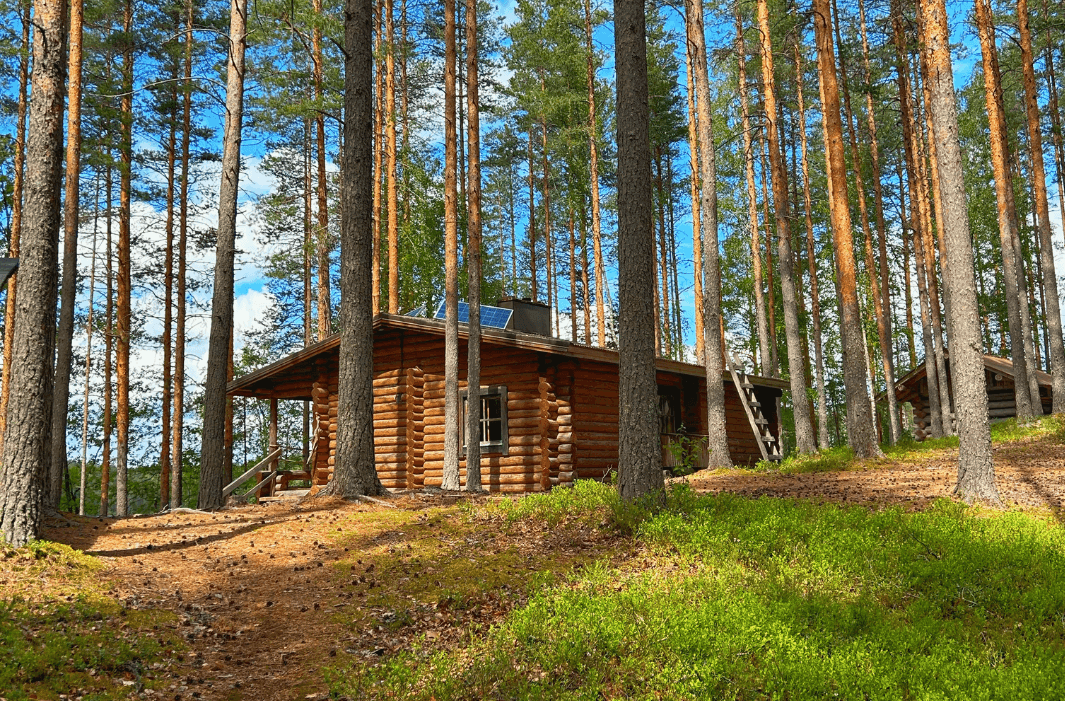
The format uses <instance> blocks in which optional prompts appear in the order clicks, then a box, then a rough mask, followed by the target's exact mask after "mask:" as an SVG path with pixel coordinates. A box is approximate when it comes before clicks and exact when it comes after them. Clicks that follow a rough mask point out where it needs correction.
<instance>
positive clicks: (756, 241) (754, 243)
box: [692, 6, 772, 374]
mask: <svg viewBox="0 0 1065 701" xmlns="http://www.w3.org/2000/svg"><path fill="white" fill-rule="evenodd" d="M736 58H737V60H738V61H739V79H738V82H739V88H740V115H741V120H742V121H741V125H742V126H741V129H742V131H743V160H744V174H745V176H746V178H747V216H748V219H749V222H748V225H747V226H748V228H749V229H750V232H751V277H752V280H753V283H754V314H755V324H756V330H757V333H758V356H759V361H760V367H761V372H767V369H766V365H767V364H769V358H770V351H769V322H768V321H767V320H766V315H765V293H764V291H763V290H762V284H763V283H762V242H761V237H760V235H759V226H758V190H757V188H756V186H755V182H754V146H753V143H752V140H751V119H750V115H749V108H748V100H747V49H746V48H745V46H744V41H743V24H742V22H741V20H740V13H739V7H738V6H737V8H736ZM692 206H693V209H694V205H692ZM692 216H693V217H694V216H695V215H694V214H693V215H692ZM767 226H768V222H767ZM771 372H772V371H769V372H768V373H767V374H771Z"/></svg>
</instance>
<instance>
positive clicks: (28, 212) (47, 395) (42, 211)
mask: <svg viewBox="0 0 1065 701" xmlns="http://www.w3.org/2000/svg"><path fill="white" fill-rule="evenodd" d="M65 8H66V4H65V3H63V2H57V1H56V0H36V2H35V3H34V12H33V22H34V25H35V26H36V27H37V36H36V40H35V41H34V42H33V77H32V81H33V82H32V88H31V89H32V94H33V101H32V102H31V103H30V107H29V109H30V126H29V136H28V139H27V142H26V160H27V163H28V164H29V167H28V168H27V170H26V183H25V185H26V205H25V209H24V210H23V212H22V214H23V217H24V222H25V223H24V226H23V227H22V241H21V247H20V256H19V259H20V262H21V266H20V267H21V269H22V274H21V275H19V277H18V294H17V297H18V302H17V308H16V311H15V315H16V317H17V319H18V324H17V325H16V327H15V335H14V339H13V341H14V344H13V345H14V347H13V348H12V353H11V359H12V360H11V375H10V377H11V382H10V384H11V395H10V396H11V401H10V403H9V404H8V407H7V427H6V436H5V440H4V446H3V460H2V462H0V465H2V466H3V467H2V468H0V469H2V473H0V485H2V489H0V538H2V539H3V540H4V541H6V542H7V544H8V545H11V546H13V547H16V548H17V547H22V546H23V545H25V544H26V543H28V542H29V541H31V540H33V539H35V538H37V536H38V535H39V534H40V529H41V516H42V511H43V507H44V503H43V497H44V490H45V488H46V470H47V466H48V465H49V457H48V454H49V449H50V447H51V446H50V443H49V432H50V429H51V418H52V417H51V412H52V350H53V344H54V342H55V321H56V319H55V300H56V294H57V292H58V290H57V286H58V270H57V269H56V268H57V254H58V249H59V225H60V220H59V212H60V209H59V190H60V176H61V169H62V152H63V94H64V90H63V74H64V71H63V58H64V54H63V47H64V44H65V41H64V32H65V29H66V21H65V14H66V13H65Z"/></svg>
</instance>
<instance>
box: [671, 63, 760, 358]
mask: <svg viewBox="0 0 1065 701" xmlns="http://www.w3.org/2000/svg"><path fill="white" fill-rule="evenodd" d="M684 66H685V69H686V70H685V75H686V76H687V79H688V92H687V96H688V152H689V154H690V158H689V164H690V168H691V198H692V266H693V271H692V273H693V275H694V278H695V357H696V358H702V357H703V355H704V353H705V352H706V351H705V348H704V347H703V305H702V304H700V303H699V300H701V299H702V298H703V260H702V258H703V230H702V222H701V221H700V219H701V213H700V211H699V197H700V195H699V191H700V188H701V185H700V183H699V137H698V134H697V130H698V127H699V125H698V118H697V117H696V115H695V78H694V77H693V76H692V70H693V67H692V54H691V48H690V47H689V46H688V45H687V42H685V49H684ZM744 133H745V134H748V132H747V130H746V129H745V130H744ZM749 138H750V136H749V134H748V139H749Z"/></svg>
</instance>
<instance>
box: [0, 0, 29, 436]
mask: <svg viewBox="0 0 1065 701" xmlns="http://www.w3.org/2000/svg"><path fill="white" fill-rule="evenodd" d="M19 16H20V18H21V20H22V42H21V43H20V44H19V49H20V50H19V71H18V72H19V81H18V108H17V110H16V113H15V119H16V124H15V154H14V163H13V166H14V168H13V169H14V171H15V172H14V176H13V177H12V182H11V230H10V235H9V241H8V256H10V257H11V258H18V257H19V242H20V241H21V238H22V220H23V215H22V209H23V208H22V204H23V195H24V193H23V190H24V189H25V183H26V180H25V166H26V112H27V110H28V108H29V102H28V100H27V93H28V91H29V82H30V53H31V51H32V47H31V46H30V26H31V20H30V3H29V2H22V3H19ZM17 301H18V271H15V272H14V273H12V274H11V277H10V278H9V279H8V282H7V296H6V300H5V307H4V350H3V354H4V355H3V357H4V366H3V369H2V370H0V454H2V453H3V448H4V435H5V434H6V433H7V406H8V403H9V402H10V399H11V362H12V355H11V352H12V350H13V349H14V346H15V306H16V304H15V303H16V302H17Z"/></svg>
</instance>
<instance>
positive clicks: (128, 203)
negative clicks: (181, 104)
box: [115, 0, 133, 517]
mask: <svg viewBox="0 0 1065 701" xmlns="http://www.w3.org/2000/svg"><path fill="white" fill-rule="evenodd" d="M122 28H123V32H124V34H125V39H124V41H125V42H126V46H125V47H123V51H122V92H123V95H122V102H121V107H120V116H119V125H120V131H121V135H122V144H121V147H120V148H121V149H122V153H121V171H120V175H119V193H118V283H117V287H118V299H117V300H116V305H115V307H116V313H117V315H118V338H116V339H115V352H116V354H117V358H115V375H116V376H117V377H116V380H117V385H118V386H117V388H116V390H117V402H118V411H117V414H118V415H117V416H116V418H115V428H116V433H117V434H118V435H117V437H118V445H117V450H116V456H115V457H116V460H115V515H116V516H120V517H121V516H126V515H128V513H129V493H128V490H127V478H128V471H129V372H130V367H129V354H130V342H131V340H132V338H131V332H132V328H131V326H132V319H133V308H132V297H131V292H132V290H131V287H132V279H131V277H132V275H131V273H132V270H131V261H130V254H131V252H132V251H131V250H130V249H131V245H132V241H131V238H132V232H131V231H130V228H131V223H132V222H131V219H132V216H133V212H132V206H133V45H132V32H133V1H132V0H126V5H125V10H124V11H123V15H122Z"/></svg>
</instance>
